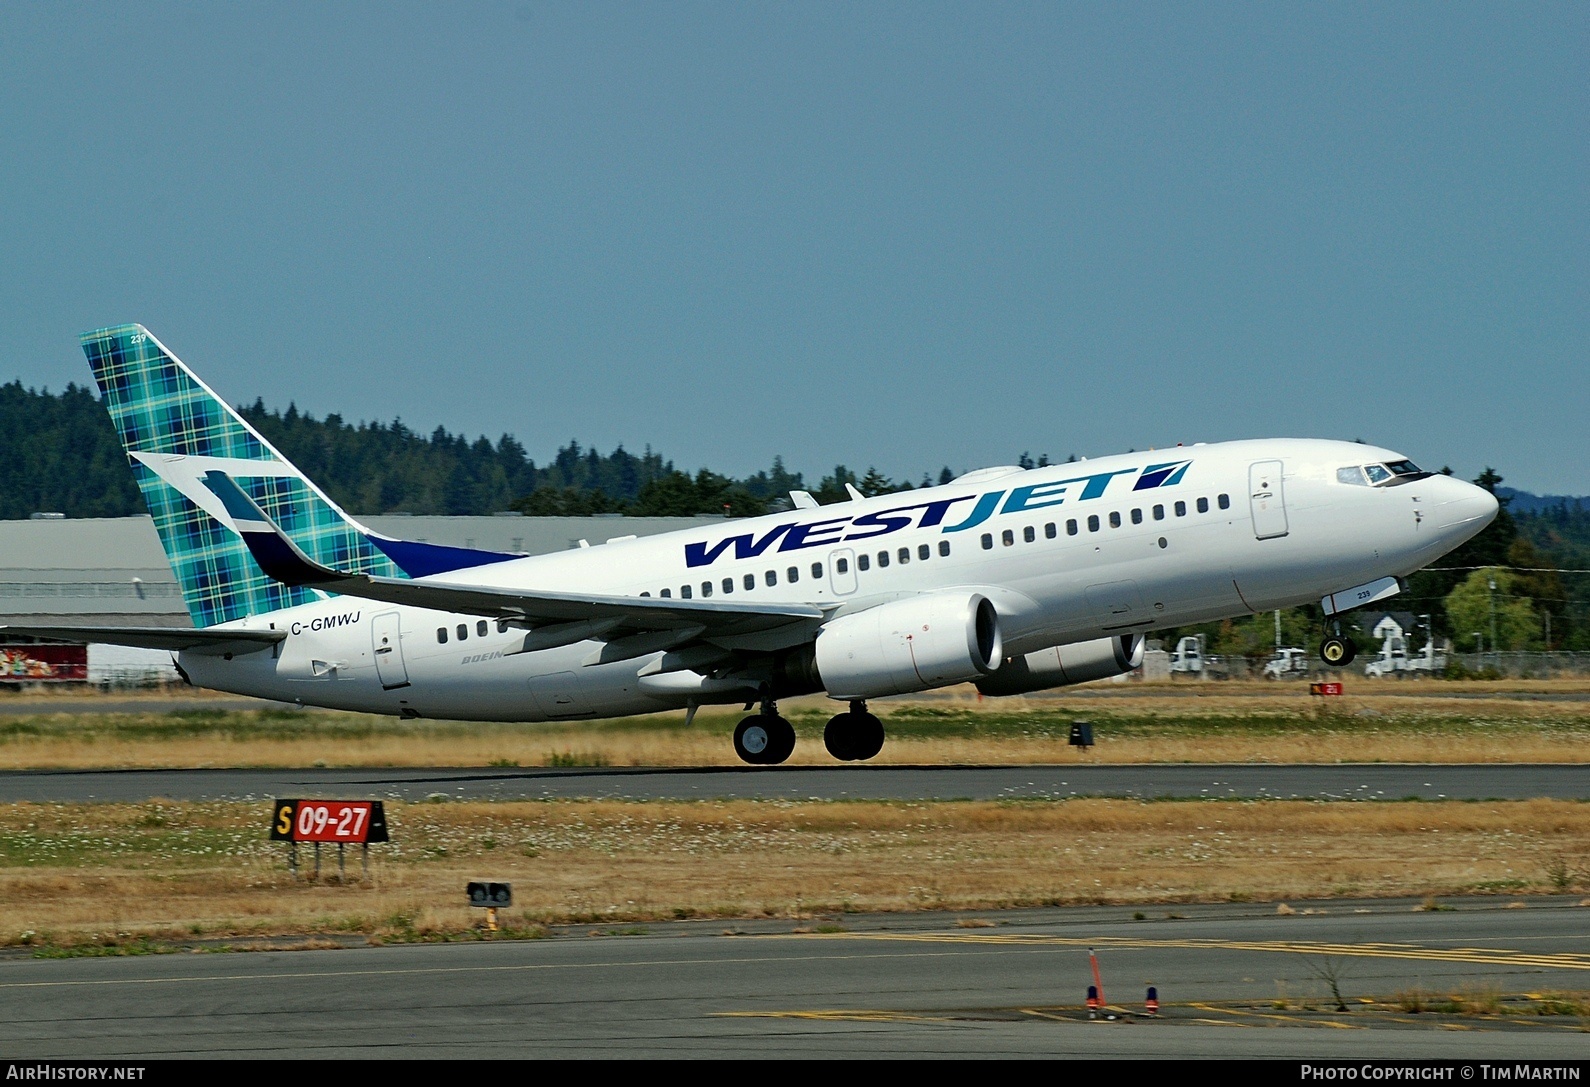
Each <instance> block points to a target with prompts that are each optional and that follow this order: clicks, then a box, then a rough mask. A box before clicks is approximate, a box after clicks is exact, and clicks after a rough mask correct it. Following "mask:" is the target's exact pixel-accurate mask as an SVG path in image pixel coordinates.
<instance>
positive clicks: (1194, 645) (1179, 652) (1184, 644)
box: [1170, 635, 1204, 676]
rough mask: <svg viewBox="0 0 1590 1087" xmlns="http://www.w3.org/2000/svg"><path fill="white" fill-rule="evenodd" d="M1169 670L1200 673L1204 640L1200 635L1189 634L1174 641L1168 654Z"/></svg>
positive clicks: (1202, 665)
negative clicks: (1173, 646)
mask: <svg viewBox="0 0 1590 1087" xmlns="http://www.w3.org/2000/svg"><path fill="white" fill-rule="evenodd" d="M1170 670H1171V674H1172V675H1174V674H1176V673H1178V672H1181V673H1186V674H1188V675H1195V676H1197V675H1202V674H1203V670H1204V640H1203V636H1202V635H1190V636H1188V637H1186V638H1183V639H1182V640H1181V641H1179V642H1177V643H1176V648H1175V650H1173V651H1172V652H1171V655H1170Z"/></svg>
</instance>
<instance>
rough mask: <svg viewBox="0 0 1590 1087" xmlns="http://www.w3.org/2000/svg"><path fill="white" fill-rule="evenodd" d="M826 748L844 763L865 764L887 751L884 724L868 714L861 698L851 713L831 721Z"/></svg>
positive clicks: (824, 744)
mask: <svg viewBox="0 0 1590 1087" xmlns="http://www.w3.org/2000/svg"><path fill="white" fill-rule="evenodd" d="M823 746H824V747H826V748H828V753H829V754H830V755H832V756H833V757H834V758H836V759H838V760H839V761H840V762H862V761H865V760H866V759H870V758H872V757H873V756H874V755H876V754H877V753H878V752H880V751H882V750H883V722H882V721H880V720H878V719H877V718H876V717H874V716H873V715H872V714H870V713H868V712H867V704H866V703H865V702H863V701H861V700H860V699H857V700H856V701H854V702H852V703H851V704H850V710H849V712H847V713H839V714H835V715H834V716H833V717H831V718H829V721H828V727H827V728H825V729H823Z"/></svg>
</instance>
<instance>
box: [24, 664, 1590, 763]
mask: <svg viewBox="0 0 1590 1087" xmlns="http://www.w3.org/2000/svg"><path fill="white" fill-rule="evenodd" d="M1586 695H1590V682H1585V681H1577V682H1572V681H1517V682H1514V683H1511V684H1501V683H1493V684H1457V683H1445V682H1438V681H1433V680H1425V681H1422V682H1420V681H1410V682H1397V681H1389V680H1383V681H1369V680H1362V679H1360V680H1357V681H1356V682H1349V686H1348V693H1347V695H1345V696H1344V697H1341V698H1330V699H1323V698H1311V697H1310V696H1309V694H1308V690H1307V687H1306V685H1303V684H1297V683H1253V684H1234V683H1233V684H1226V683H1201V684H1167V685H1141V686H1138V685H1134V686H1126V685H1123V684H1110V683H1101V684H1092V685H1088V686H1085V687H1082V688H1077V689H1072V690H1068V691H1066V692H1063V693H1060V694H1055V695H1048V696H1044V697H1033V698H1013V699H999V700H992V699H990V700H979V699H978V698H977V697H976V692H975V691H972V690H971V689H970V688H960V689H956V690H954V691H951V692H950V693H948V694H946V695H942V696H938V697H933V698H927V697H922V698H918V699H915V700H889V701H879V702H876V703H874V704H873V709H874V710H875V711H877V712H878V713H879V715H880V716H881V717H883V719H884V723H885V726H886V728H887V730H888V734H889V741H888V743H887V744H886V745H885V747H884V749H883V753H882V754H881V755H879V756H878V759H877V760H876V761H877V762H880V763H911V764H965V763H982V764H991V763H1065V762H1072V761H1077V760H1079V759H1080V760H1086V761H1091V762H1103V763H1145V762H1426V761H1436V762H1572V763H1579V762H1587V761H1590V697H1583V698H1582V700H1580V698H1581V696H1586ZM183 696H184V697H185V698H189V699H191V698H192V697H193V692H191V691H188V692H183ZM12 697H13V698H16V697H24V698H31V699H32V700H33V701H34V704H36V705H37V706H39V707H41V708H43V707H48V706H49V704H50V701H51V699H50V696H48V695H40V696H12ZM168 701H170V699H169V698H164V697H162V696H159V695H152V696H148V697H146V698H144V699H141V700H139V705H140V706H147V707H148V708H147V710H144V711H142V712H138V713H126V714H72V713H59V714H50V713H38V714H29V715H19V716H4V717H0V769H23V768H49V769H56V768H88V767H139V766H158V767H200V766H489V765H494V764H495V765H514V766H542V765H548V764H561V765H571V764H572V765H595V766H732V765H738V761H737V760H736V758H735V756H734V752H733V750H732V749H731V747H730V744H729V737H730V734H731V733H732V731H733V729H734V725H735V723H736V722H737V721H738V720H739V719H740V717H741V716H743V714H742V713H741V712H740V711H738V710H737V709H735V708H723V707H715V708H713V709H710V710H703V711H702V712H701V713H700V715H699V716H698V717H697V718H696V721H695V723H694V725H693V726H692V727H690V728H685V727H684V715H683V714H682V713H672V714H656V715H653V716H650V717H640V718H631V719H626V720H618V721H591V722H573V723H555V724H478V723H468V722H456V721H428V720H420V721H399V720H396V719H394V718H386V717H373V716H369V715H365V714H353V713H337V712H331V711H323V710H303V711H299V710H290V709H289V710H269V709H268V710H251V711H241V712H240V711H236V710H227V709H215V710H186V711H182V712H175V713H173V712H169V711H168V710H166V709H165V708H164V707H163V705H162V703H163V702H168ZM834 709H835V707H834V704H833V703H831V702H829V701H828V700H826V699H822V698H801V699H792V700H789V701H787V702H785V703H783V704H782V705H781V710H782V711H783V712H784V713H785V714H786V716H788V717H789V718H790V720H791V721H792V722H793V723H794V724H795V727H796V732H797V735H798V737H799V741H798V743H797V744H796V748H795V754H794V756H793V757H792V759H791V762H792V763H795V764H826V763H829V762H831V761H832V760H831V759H830V758H829V756H828V754H827V752H826V751H824V750H823V746H822V729H823V725H824V723H825V722H826V721H827V719H828V717H829V715H830V714H832V713H833V712H834ZM1076 719H1087V720H1090V721H1092V722H1093V723H1094V733H1095V739H1096V740H1097V745H1096V746H1095V747H1094V748H1093V749H1092V750H1090V751H1087V752H1080V751H1078V750H1077V749H1074V748H1071V747H1069V746H1068V744H1067V737H1068V735H1069V731H1070V723H1071V721H1073V720H1076Z"/></svg>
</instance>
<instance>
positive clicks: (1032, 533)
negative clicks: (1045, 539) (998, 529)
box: [1021, 525, 1038, 543]
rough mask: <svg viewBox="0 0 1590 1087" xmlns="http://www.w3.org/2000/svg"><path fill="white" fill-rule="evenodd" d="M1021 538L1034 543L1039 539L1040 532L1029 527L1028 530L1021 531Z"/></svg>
mask: <svg viewBox="0 0 1590 1087" xmlns="http://www.w3.org/2000/svg"><path fill="white" fill-rule="evenodd" d="M1021 538H1022V539H1023V540H1025V541H1026V542H1027V543H1032V541H1034V540H1036V539H1037V538H1038V530H1037V529H1035V528H1033V527H1032V526H1031V525H1028V526H1027V527H1026V528H1024V529H1022V530H1021Z"/></svg>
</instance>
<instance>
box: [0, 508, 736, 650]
mask: <svg viewBox="0 0 1590 1087" xmlns="http://www.w3.org/2000/svg"><path fill="white" fill-rule="evenodd" d="M360 520H361V521H363V523H364V524H365V525H367V526H368V527H369V528H371V529H374V530H375V531H376V532H380V533H382V534H384V535H387V536H395V537H398V538H401V539H408V540H425V541H428V542H430V543H440V544H451V545H453V546H455V547H478V548H482V549H484V550H488V551H522V552H524V553H526V554H531V555H544V554H548V553H550V552H553V551H562V550H564V549H565V548H570V547H578V546H580V541H581V540H587V541H589V542H590V543H593V544H597V543H603V542H605V541H607V540H609V539H612V538H614V537H618V536H630V535H635V536H651V535H654V534H656V533H659V532H671V531H673V530H674V529H681V528H689V527H691V526H692V525H699V524H700V523H701V522H702V521H715V520H720V518H717V517H712V516H707V517H617V516H607V517H522V516H518V515H515V514H496V515H494V516H489V517H414V516H405V515H401V514H399V515H386V516H378V517H363V518H361V519H360ZM0 623H5V624H16V625H19V626H29V625H34V626H64V625H78V624H82V625H90V626H173V627H186V626H191V625H192V622H191V620H190V619H189V618H188V609H187V607H186V605H185V604H184V603H183V600H182V590H181V588H180V587H179V586H178V585H177V581H176V578H175V577H174V576H172V573H171V567H170V566H168V565H167V564H166V555H165V551H164V550H163V549H162V548H161V546H160V537H159V536H158V535H157V534H156V533H155V527H154V520H153V518H151V517H149V516H147V515H145V516H142V517H90V518H81V519H74V518H62V517H42V518H34V519H31V520H27V521H0ZM4 640H6V639H5V638H4V635H3V632H0V641H4ZM170 657H171V655H170V654H169V653H165V652H159V651H152V650H139V649H127V648H123V647H116V646H91V647H90V649H89V679H90V681H92V682H114V681H117V680H135V679H138V678H140V677H141V678H153V676H154V675H155V674H159V675H165V674H169V675H170V676H172V677H175V675H176V673H175V671H174V670H173V669H172V668H171V664H170Z"/></svg>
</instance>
